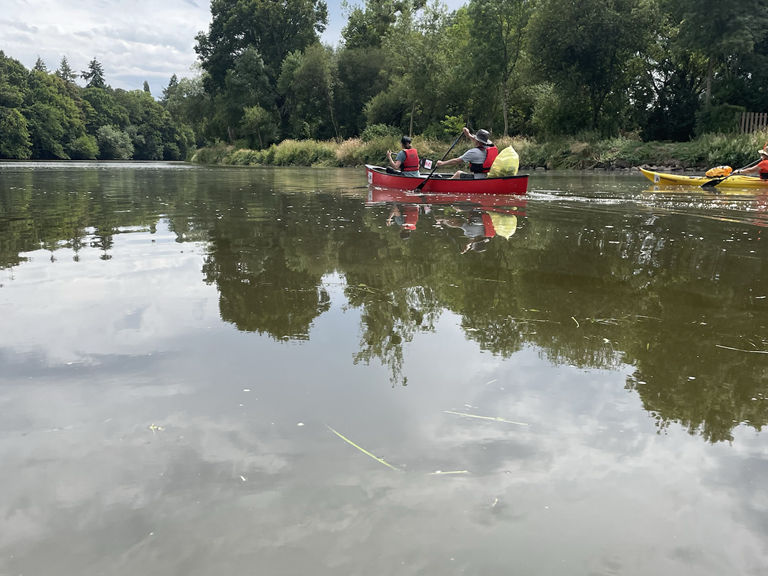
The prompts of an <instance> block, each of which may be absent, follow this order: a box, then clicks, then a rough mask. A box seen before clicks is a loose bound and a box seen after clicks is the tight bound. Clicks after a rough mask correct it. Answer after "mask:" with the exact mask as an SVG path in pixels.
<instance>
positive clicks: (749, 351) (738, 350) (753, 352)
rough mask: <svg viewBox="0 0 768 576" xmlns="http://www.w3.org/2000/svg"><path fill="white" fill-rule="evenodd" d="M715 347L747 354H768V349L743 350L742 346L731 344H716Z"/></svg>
mask: <svg viewBox="0 0 768 576" xmlns="http://www.w3.org/2000/svg"><path fill="white" fill-rule="evenodd" d="M715 347H717V348H722V349H723V350H733V351H734V352H746V353H747V354H768V350H743V349H741V348H731V347H730V346H722V345H720V344H715Z"/></svg>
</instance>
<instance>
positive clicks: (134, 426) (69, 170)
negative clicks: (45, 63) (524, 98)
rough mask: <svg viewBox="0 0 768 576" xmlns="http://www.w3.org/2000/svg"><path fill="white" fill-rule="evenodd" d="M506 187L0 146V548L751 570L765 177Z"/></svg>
mask: <svg viewBox="0 0 768 576" xmlns="http://www.w3.org/2000/svg"><path fill="white" fill-rule="evenodd" d="M530 189H531V193H530V194H529V195H528V196H527V197H524V198H519V199H511V200H508V201H498V202H495V203H494V202H491V203H488V202H486V203H485V204H481V205H477V204H476V203H474V204H473V203H471V202H465V201H460V200H461V199H457V200H456V201H449V200H450V199H449V200H440V199H435V198H429V197H423V198H420V199H418V200H417V201H416V202H415V203H409V202H404V201H403V198H398V197H396V196H392V195H387V194H384V193H381V192H378V191H369V190H368V189H367V188H366V179H365V175H364V174H363V172H362V170H343V169H339V170H334V169H288V168H234V167H233V168H226V167H213V168H209V167H197V166H189V165H184V164H162V163H158V164H130V163H126V164H122V163H112V164H110V163H104V164H98V163H93V164H33V163H3V164H0V462H2V468H1V470H2V472H0V574H2V575H4V576H5V575H11V574H13V575H16V574H23V575H35V576H48V575H50V576H60V575H70V574H71V575H75V574H77V575H78V576H90V575H93V576H102V575H105V574H109V575H111V576H116V575H126V576H129V575H130V576H135V575H137V574H163V575H178V576H197V575H200V576H207V575H210V574H253V575H259V576H304V575H307V576H309V575H312V576H326V575H328V576H331V575H334V576H339V575H359V576H388V575H394V574H397V575H401V576H417V575H418V576H432V575H434V576H453V575H456V576H458V575H476V576H505V575H517V574H520V575H526V576H538V575H542V576H544V575H546V576H549V575H551V576H565V575H568V576H574V575H585V576H586V575H608V574H627V575H630V574H633V575H634V574H654V575H666V574H669V575H674V576H683V575H689V574H690V575H696V576H702V575H710V574H711V575H721V574H722V575H726V574H727V575H732V574H749V575H758V574H763V575H764V574H768V547H766V541H767V540H766V539H767V538H768V488H766V486H768V484H766V477H767V476H768V443H766V437H765V434H764V433H762V432H761V428H762V427H763V426H765V425H766V423H767V422H768V329H767V328H766V325H767V323H768V298H767V297H768V266H766V261H767V260H766V258H767V257H768V254H767V253H766V251H767V250H768V246H766V244H764V243H763V242H762V238H763V236H762V231H763V230H766V225H768V215H767V214H766V209H767V208H768V202H766V198H765V197H755V196H749V195H739V194H735V195H733V194H727V195H726V194H713V193H705V192H691V191H681V190H666V191H656V190H653V189H652V188H651V186H650V184H649V182H647V181H646V180H645V179H644V178H642V176H641V175H639V174H637V173H599V174H598V173H595V174H593V173H579V172H576V173H565V172H561V173H543V172H536V173H534V174H533V175H532V176H531V180H530ZM766 233H767V234H768V232H766ZM766 242H767V243H768V238H766Z"/></svg>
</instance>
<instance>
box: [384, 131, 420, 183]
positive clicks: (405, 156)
mask: <svg viewBox="0 0 768 576" xmlns="http://www.w3.org/2000/svg"><path fill="white" fill-rule="evenodd" d="M400 145H401V146H402V147H403V149H402V150H400V152H398V153H397V156H395V159H394V160H392V150H387V160H389V164H390V166H391V167H392V168H394V169H395V170H401V171H402V175H403V176H410V177H411V178H420V177H421V174H419V153H418V151H417V150H416V148H413V147H412V146H411V139H410V138H409V137H408V136H403V137H402V138H400Z"/></svg>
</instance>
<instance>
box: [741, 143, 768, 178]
mask: <svg viewBox="0 0 768 576" xmlns="http://www.w3.org/2000/svg"><path fill="white" fill-rule="evenodd" d="M757 153H758V154H760V162H758V163H757V164H756V165H755V166H752V167H751V168H742V169H741V170H736V171H735V172H734V174H759V175H760V179H761V180H768V150H766V149H765V148H763V149H762V150H758V151H757Z"/></svg>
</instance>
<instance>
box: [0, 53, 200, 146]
mask: <svg viewBox="0 0 768 576" xmlns="http://www.w3.org/2000/svg"><path fill="white" fill-rule="evenodd" d="M81 76H82V78H83V79H84V80H85V81H86V86H85V87H80V86H78V85H77V84H75V79H76V78H77V75H76V73H75V72H73V70H72V69H71V67H70V65H69V62H68V61H67V59H66V58H63V59H62V60H61V65H60V66H59V69H58V70H56V71H55V72H49V71H48V69H47V68H46V66H45V63H44V62H42V60H40V59H38V61H37V64H36V65H35V66H34V68H33V69H32V70H27V69H26V68H25V67H24V66H23V65H22V64H21V63H20V62H18V61H17V60H14V59H13V58H10V57H8V56H6V55H5V54H4V53H3V52H2V51H0V158H17V159H27V158H40V159H62V160H68V159H73V160H93V159H97V158H99V159H104V160H113V159H135V160H183V159H185V158H186V157H187V155H188V153H189V152H190V151H191V150H192V149H193V148H194V145H195V136H194V132H193V131H192V129H191V128H189V127H187V126H186V125H184V124H183V123H181V122H179V121H178V120H177V119H175V118H174V117H173V116H172V115H171V114H170V112H169V111H168V110H167V109H166V108H165V107H164V106H163V105H162V104H161V103H160V102H158V101H156V100H155V99H154V98H153V97H152V95H151V94H150V93H149V92H148V90H147V89H148V86H146V87H145V89H144V90H132V91H125V90H120V89H117V90H114V89H112V88H111V87H110V86H109V85H108V84H107V82H106V80H105V78H104V70H103V68H102V65H101V63H100V62H98V61H97V60H96V59H94V60H92V61H91V62H90V64H89V66H88V70H86V71H83V73H82V75H81ZM145 84H146V83H145Z"/></svg>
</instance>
